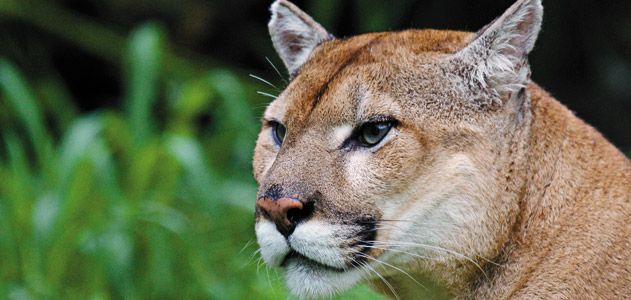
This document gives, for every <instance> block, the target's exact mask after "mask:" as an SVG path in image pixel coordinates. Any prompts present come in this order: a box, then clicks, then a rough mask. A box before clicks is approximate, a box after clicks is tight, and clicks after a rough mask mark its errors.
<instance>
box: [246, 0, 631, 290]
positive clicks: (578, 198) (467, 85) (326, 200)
mask: <svg viewBox="0 0 631 300" xmlns="http://www.w3.org/2000/svg"><path fill="white" fill-rule="evenodd" d="M271 13H272V17H271V21H270V23H269V31H270V34H271V39H272V43H273V45H274V48H275V49H276V51H277V52H278V54H279V56H280V58H281V59H282V61H283V63H284V64H285V66H286V67H287V70H288V73H289V74H290V82H289V84H288V86H287V87H286V88H285V89H284V91H283V92H282V93H281V94H280V95H279V96H278V97H277V98H276V99H275V100H274V101H272V102H271V103H270V104H269V106H268V107H267V109H266V111H265V113H264V115H263V118H262V129H261V132H260V134H259V136H258V140H257V144H256V148H255V153H254V162H253V167H254V176H255V178H256V180H257V182H258V184H259V191H258V194H257V199H256V213H255V218H256V222H255V232H256V237H257V241H258V244H259V246H260V254H261V256H262V258H263V260H264V261H265V262H266V263H267V264H268V265H269V266H272V267H280V268H282V269H283V271H284V272H283V273H284V278H285V282H286V285H287V287H288V289H289V291H290V292H291V293H292V294H294V295H296V296H298V297H300V298H320V297H328V296H331V295H334V294H336V293H339V292H341V291H344V290H346V289H349V288H350V287H352V286H354V285H355V284H357V283H361V282H363V283H368V284H369V285H370V286H372V288H374V289H375V290H376V291H378V292H380V293H383V294H384V295H387V296H388V297H392V298H407V299H420V298H424V297H426V298H433V297H450V298H460V299H507V298H510V299H579V298H580V299H621V298H627V299H628V298H630V297H631V203H630V200H631V162H630V161H629V159H628V158H626V157H625V156H624V155H623V154H622V152H620V151H619V150H617V149H616V148H615V147H614V146H613V145H612V144H611V143H609V142H608V141H607V140H606V139H605V138H604V137H603V136H602V135H601V134H600V133H598V132H597V131H596V130H595V129H594V128H592V127H590V126H589V125H587V124H586V123H585V122H583V121H582V120H580V119H579V118H577V117H576V116H575V115H574V114H573V113H572V112H571V111H569V110H568V109H567V108H566V107H565V106H563V105H562V104H560V103H559V102H558V101H557V100H555V99H554V98H553V97H551V96H550V95H549V94H548V93H547V92H546V91H544V90H543V89H542V88H541V87H539V86H538V85H537V84H535V83H534V82H532V81H531V80H530V67H529V64H528V60H527V56H528V54H529V53H530V51H531V50H532V49H533V46H534V44H535V40H536V39H537V35H538V33H539V30H540V28H541V20H542V15H543V7H542V5H541V1H540V0H519V1H517V2H516V3H515V4H514V5H512V6H511V7H510V8H509V9H508V10H507V11H506V12H505V13H504V14H503V15H502V16H500V17H499V18H497V19H496V20H495V21H493V22H492V23H491V24H489V25H487V26H486V27H484V28H482V29H481V30H480V31H478V32H477V33H467V32H458V31H446V30H406V31H400V32H384V33H368V34H363V35H358V36H353V37H350V38H344V39H338V38H335V37H334V36H333V35H331V34H329V33H328V32H327V31H326V30H325V29H324V28H323V27H322V26H321V25H320V24H318V23H316V22H315V21H314V20H313V19H312V18H311V17H310V16H308V15H307V14H306V13H304V12H303V11H301V10H300V9H299V8H298V7H296V6H295V5H294V4H292V3H290V2H288V1H286V0H277V1H276V2H274V3H273V4H272V6H271Z"/></svg>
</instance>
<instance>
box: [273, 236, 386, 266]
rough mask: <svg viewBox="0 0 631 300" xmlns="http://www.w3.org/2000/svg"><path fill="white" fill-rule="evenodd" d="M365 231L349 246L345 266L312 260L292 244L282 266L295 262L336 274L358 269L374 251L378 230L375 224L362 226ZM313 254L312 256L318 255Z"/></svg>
mask: <svg viewBox="0 0 631 300" xmlns="http://www.w3.org/2000/svg"><path fill="white" fill-rule="evenodd" d="M362 225H363V226H364V229H363V230H361V231H360V232H358V233H357V234H356V236H355V237H354V238H351V240H355V241H353V242H351V243H350V244H348V246H347V249H348V250H347V251H348V254H346V255H343V256H344V257H343V260H344V261H346V263H345V264H344V265H331V264H329V263H326V261H322V260H319V259H317V258H311V257H310V256H309V254H307V253H301V252H299V251H300V250H301V249H299V248H298V249H296V248H295V247H294V246H291V243H290V252H289V253H287V255H286V256H285V258H284V259H283V261H282V263H281V266H282V267H283V268H286V267H287V266H288V265H289V263H290V262H292V261H295V262H296V263H298V264H305V265H309V266H311V267H320V268H324V269H328V270H331V271H335V272H347V271H349V270H351V269H354V268H357V267H359V266H360V265H362V264H363V263H365V262H366V261H367V260H368V257H370V256H369V255H368V252H369V251H370V250H371V249H372V247H371V246H372V245H373V244H374V242H375V237H376V230H375V226H374V224H371V225H369V226H367V225H366V224H362ZM309 252H311V253H310V254H311V255H317V254H315V253H313V251H309Z"/></svg>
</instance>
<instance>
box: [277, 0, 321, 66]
mask: <svg viewBox="0 0 631 300" xmlns="http://www.w3.org/2000/svg"><path fill="white" fill-rule="evenodd" d="M271 12H272V19H271V20H270V22H269V24H268V28H269V32H270V35H271V37H272V43H273V44H274V48H275V49H276V52H278V55H279V56H280V58H281V59H282V60H283V63H284V64H285V66H286V67H287V70H288V71H289V74H290V75H291V76H294V75H295V73H296V72H297V71H298V69H300V67H301V66H302V65H303V64H304V63H305V62H306V61H307V59H308V58H309V55H310V54H311V52H312V51H313V49H315V47H317V46H318V45H319V44H320V43H322V42H323V41H325V40H327V39H329V38H330V35H329V33H328V32H327V31H326V30H325V29H324V28H323V27H322V25H320V24H318V23H317V22H315V21H314V20H313V19H312V18H311V17H310V16H309V15H307V14H306V13H304V12H303V11H301V10H300V9H299V8H298V7H296V6H295V5H293V4H292V3H290V2H288V1H285V0H277V1H276V2H274V4H272V7H271Z"/></svg>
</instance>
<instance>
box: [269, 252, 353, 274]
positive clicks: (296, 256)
mask: <svg viewBox="0 0 631 300" xmlns="http://www.w3.org/2000/svg"><path fill="white" fill-rule="evenodd" d="M292 259H294V260H299V261H300V262H301V263H303V264H309V265H312V266H317V267H319V268H324V269H328V270H331V271H335V272H340V273H341V272H346V271H347V270H348V269H342V268H337V267H332V266H328V265H325V264H322V263H319V262H317V261H315V260H313V259H311V258H309V257H306V256H304V255H302V254H300V253H298V252H296V251H294V250H292V251H291V252H289V254H287V256H285V259H284V260H283V262H282V263H281V266H282V267H287V264H288V262H289V261H290V260H292Z"/></svg>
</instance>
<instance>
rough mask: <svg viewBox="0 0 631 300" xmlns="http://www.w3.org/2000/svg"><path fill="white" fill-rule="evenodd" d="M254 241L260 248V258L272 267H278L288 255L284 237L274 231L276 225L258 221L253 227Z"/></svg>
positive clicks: (266, 221) (287, 246)
mask: <svg viewBox="0 0 631 300" xmlns="http://www.w3.org/2000/svg"><path fill="white" fill-rule="evenodd" d="M254 230H255V232H256V240H257V242H258V243H259V246H260V247H261V257H263V260H264V261H265V263H267V264H268V265H269V266H272V267H279V266H280V264H281V263H282V262H283V259H284V258H285V256H287V254H289V251H290V249H289V245H287V240H286V239H285V237H284V236H283V235H282V234H280V232H278V230H276V225H274V223H272V222H270V221H268V220H260V221H258V222H256V225H255V226H254Z"/></svg>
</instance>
